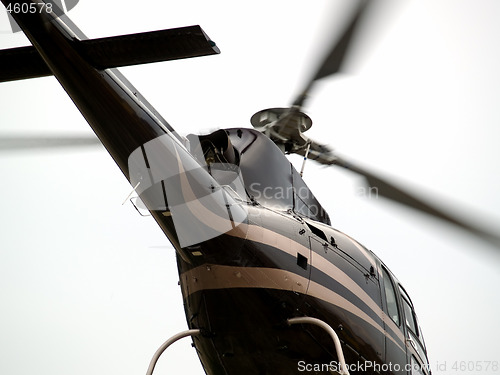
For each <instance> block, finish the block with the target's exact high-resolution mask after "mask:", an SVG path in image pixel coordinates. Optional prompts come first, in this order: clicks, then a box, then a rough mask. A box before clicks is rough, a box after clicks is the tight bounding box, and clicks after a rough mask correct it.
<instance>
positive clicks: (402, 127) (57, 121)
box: [0, 0, 500, 375]
mask: <svg viewBox="0 0 500 375" xmlns="http://www.w3.org/2000/svg"><path fill="white" fill-rule="evenodd" d="M349 3H350V2H349V1H348V0H344V1H340V0H338V1H337V0H336V1H333V0H330V1H327V0H325V1H315V2H310V1H309V2H306V1H290V0H287V1H284V0H283V1H252V2H247V3H242V2H234V1H216V0H214V1H211V2H206V1H183V2H178V1H175V2H174V1H163V2H159V1H142V2H140V5H138V2H133V1H120V2H118V1H109V2H99V1H96V0H92V1H91V0H82V1H81V2H80V3H79V4H78V5H77V6H76V8H75V9H73V10H72V11H71V12H70V13H69V16H70V18H71V19H72V20H73V21H74V22H75V23H76V24H77V25H78V26H79V27H80V28H81V30H82V31H83V32H84V33H86V34H87V35H88V36H89V37H92V38H94V37H104V36H112V35H119V34H125V33H133V32H140V31H149V30H156V29H164V28H171V27H178V26H186V25H192V24H200V25H201V26H202V27H203V28H204V30H205V31H206V32H207V34H208V35H209V36H210V37H211V38H212V39H213V40H214V41H216V43H217V44H218V46H219V48H220V49H221V51H222V53H221V55H218V56H210V57H203V58H197V59H191V60H183V61H174V62H166V63H159V64H153V65H148V66H139V67H130V68H124V69H121V71H122V72H123V73H124V74H125V75H126V76H127V78H129V80H130V81H131V82H132V83H133V84H134V85H135V86H136V87H137V88H138V89H139V91H141V92H142V94H143V95H144V96H145V97H146V98H147V99H148V100H149V101H150V102H151V103H152V104H153V105H154V106H155V107H156V108H157V109H158V111H159V112H160V113H161V114H162V115H163V116H164V117H165V118H166V119H167V121H169V123H170V124H171V125H172V126H173V127H174V128H175V129H176V130H178V131H179V132H181V133H184V134H187V133H189V132H198V131H207V130H212V129H217V128H224V127H240V126H245V127H246V126H250V124H249V119H250V117H251V115H252V114H253V113H254V112H257V111H258V110H261V109H263V108H267V107H278V106H285V105H288V104H289V103H290V101H291V100H292V99H293V98H294V95H295V94H296V93H297V91H298V90H299V88H300V84H301V83H302V82H303V81H304V80H305V78H306V77H307V74H308V72H309V71H310V69H311V67H312V66H315V61H316V58H318V56H320V55H321V51H322V49H321V48H322V46H324V43H325V41H326V40H328V38H329V37H331V35H333V33H334V32H335V30H336V28H337V27H339V26H340V25H341V24H342V21H343V20H345V15H346V13H348V12H349V7H348V6H347V5H349ZM378 13H382V14H385V15H386V17H384V18H381V19H377V20H376V21H374V22H373V26H374V28H370V29H369V30H367V33H366V35H365V37H364V38H361V40H360V43H359V45H360V47H361V51H357V53H353V55H352V56H351V57H352V59H351V60H350V65H349V74H342V75H339V76H337V77H333V78H329V79H325V80H324V81H323V82H321V84H319V86H318V88H317V90H316V91H315V92H314V98H313V99H312V100H311V101H310V102H309V103H308V107H307V112H308V113H309V115H310V116H311V117H312V119H313V122H314V125H313V127H312V129H311V130H310V131H309V132H308V133H309V135H310V136H311V137H313V138H316V139H318V140H320V141H322V142H325V143H329V144H331V145H332V146H334V147H335V149H336V150H337V151H338V152H339V153H340V154H342V155H344V156H346V157H350V158H351V159H353V160H355V161H358V162H359V163H362V164H363V165H364V166H366V167H370V168H372V169H373V170H375V171H378V172H380V173H382V174H383V175H384V176H386V177H389V178H393V179H394V180H396V181H399V182H400V183H401V184H403V185H404V186H407V187H409V188H411V189H412V190H414V191H417V192H420V193H422V194H428V195H429V196H431V197H432V199H434V200H436V201H437V202H439V203H444V202H455V203H454V207H452V208H457V209H458V208H460V207H461V208H463V209H462V213H463V215H464V216H466V217H469V218H470V219H472V220H474V221H475V222H477V223H479V222H482V223H483V224H485V225H487V226H489V227H490V228H491V229H492V230H493V231H496V232H497V233H498V232H499V231H500V214H499V212H500V196H499V194H498V192H499V191H500V174H499V170H500V148H499V147H498V143H499V140H500V127H499V124H500V112H499V111H498V103H499V99H500V73H499V72H498V67H499V66H500V47H499V43H498V36H499V35H500V24H499V23H498V16H499V14H500V2H498V1H496V0H488V1H487V0H475V1H472V0H414V1H411V0H408V1H403V0H401V1H395V2H394V1H393V2H385V3H383V4H382V8H381V9H379V12H378ZM375 26H377V27H375ZM25 44H27V41H26V40H25V39H24V37H23V36H22V35H21V34H12V33H9V29H8V24H7V23H6V18H5V17H4V15H1V16H0V48H2V49H4V48H9V47H13V46H20V45H25ZM355 52H356V51H355ZM57 131H67V132H70V133H78V134H90V133H91V131H90V130H89V127H88V125H87V124H86V122H85V121H84V120H83V118H82V117H81V115H80V114H79V112H78V111H77V110H76V108H75V107H74V105H73V104H72V102H71V100H70V99H69V98H68V97H67V96H66V94H65V93H64V91H63V90H62V89H61V88H60V86H59V85H58V83H57V81H56V80H55V79H54V78H52V77H48V78H43V79H37V80H30V81H18V82H11V83H3V84H0V132H1V133H2V134H19V133H22V134H31V133H36V134H50V133H52V132H57ZM30 132H31V133H30ZM293 161H294V163H296V165H298V166H299V167H300V164H299V163H297V159H294V160H293ZM262 167H263V168H265V166H262ZM0 174H1V176H2V184H1V186H0V192H1V193H2V198H3V204H2V213H1V215H0V224H1V226H0V228H1V229H0V233H1V242H0V301H1V305H0V306H1V309H0V352H1V353H2V355H1V357H0V373H2V374H10V375H13V374H22V375H25V374H32V373H35V372H36V373H40V374H51V375H54V374H67V373H70V374H74V375H78V374H89V373H92V374H109V373H114V374H118V373H119V374H140V373H143V372H145V371H146V369H147V366H148V364H149V360H150V358H151V356H152V355H153V353H154V352H155V350H156V349H157V347H158V346H159V345H160V344H161V343H162V342H163V341H164V340H166V339H167V338H168V337H170V336H171V335H173V334H175V333H177V332H178V331H181V330H183V329H185V328H186V327H187V326H186V323H185V319H184V313H183V308H182V299H181V295H180V291H179V288H178V286H177V280H178V276H177V273H176V266H175V256H174V251H173V249H172V247H171V246H170V245H169V244H168V241H167V240H166V238H165V237H164V235H163V234H162V233H161V231H160V230H159V229H158V228H157V227H156V224H155V223H154V221H153V220H151V219H150V218H143V217H140V216H139V215H138V214H137V213H136V211H135V210H134V208H133V207H132V206H131V205H130V204H126V205H124V206H122V205H121V203H122V202H123V200H124V199H125V198H126V197H127V195H128V194H129V193H130V191H131V187H130V185H129V184H128V183H127V181H126V180H125V178H124V177H123V176H122V175H121V173H120V171H119V170H118V168H117V167H116V165H115V164H114V162H113V161H112V160H111V158H110V157H109V156H108V155H107V154H106V153H105V152H104V151H103V150H102V149H89V150H86V151H82V150H68V151H67V152H16V153H4V152H3V153H0ZM305 180H306V182H307V183H308V185H309V186H310V187H311V189H312V190H313V192H314V193H315V194H316V195H317V197H318V198H319V200H320V202H322V204H323V205H324V206H325V207H326V208H327V210H328V211H329V213H330V216H331V218H332V225H333V226H334V227H336V228H338V229H340V230H342V231H344V232H346V233H347V234H350V235H352V236H353V237H355V238H357V239H358V240H359V241H360V242H361V243H363V244H364V245H365V246H367V247H368V248H370V249H372V250H373V251H374V252H375V253H376V254H377V255H378V256H379V257H381V259H382V260H383V261H384V262H385V263H386V264H387V266H388V267H389V268H390V269H391V270H392V271H393V272H394V273H395V274H396V276H397V277H398V278H399V280H400V281H401V282H402V284H403V285H404V286H405V288H406V290H407V291H408V292H409V294H410V296H411V297H412V299H413V302H414V304H415V307H416V312H417V315H418V317H419V320H420V323H421V326H422V329H423V332H424V336H425V338H426V342H427V347H428V350H429V358H430V362H431V365H433V371H434V374H435V375H445V374H456V373H462V372H460V371H455V370H454V369H453V368H452V367H453V365H454V364H456V363H457V362H458V363H457V364H460V362H459V361H466V364H467V365H469V366H470V364H471V363H474V365H473V367H472V368H471V370H474V371H470V372H463V373H478V374H479V373H481V374H494V373H498V372H499V370H498V369H497V371H496V372H495V371H492V368H491V366H490V371H484V368H485V367H486V363H487V361H497V362H498V361H500V355H499V352H498V343H497V339H498V337H499V336H500V325H499V324H498V317H499V316H500V297H499V293H498V291H497V289H498V285H500V272H499V268H500V257H499V256H498V255H495V253H494V251H492V249H491V248H490V247H488V246H487V245H484V244H483V243H482V242H480V241H478V240H476V239H474V238H471V237H470V236H468V235H466V234H463V233H460V231H457V230H455V229H453V228H451V227H449V226H447V225H444V224H441V223H439V222H437V221H435V220H432V219H428V218H426V217H424V216H422V215H420V214H416V213H413V212H410V211H409V210H407V209H404V208H402V207H399V206H398V205H397V204H393V203H390V202H387V201H384V200H383V198H380V199H371V200H370V199H368V197H366V194H363V193H364V191H363V190H362V189H359V187H358V186H359V185H358V184H357V183H358V180H357V179H356V177H355V176H350V175H348V174H346V173H344V172H341V171H336V170H334V169H332V168H330V169H326V168H323V167H319V166H315V165H314V164H313V163H308V164H307V165H306V171H305ZM475 213H477V214H478V216H475ZM497 253H498V251H497ZM478 361H479V363H480V364H481V365H482V366H483V370H478V367H477V363H478ZM469 362H470V363H469ZM438 364H439V366H438ZM445 367H446V369H445ZM157 371H158V373H159V374H161V373H173V372H176V373H179V372H180V371H183V372H184V373H189V374H203V370H202V369H201V366H200V365H199V361H198V359H197V356H196V353H195V352H194V349H192V348H191V347H190V345H189V341H188V340H187V341H185V342H180V343H177V344H176V345H175V346H173V347H172V348H171V349H169V351H167V353H166V354H165V357H162V359H161V360H160V363H159V366H158V367H157Z"/></svg>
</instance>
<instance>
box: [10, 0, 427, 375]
mask: <svg viewBox="0 0 500 375" xmlns="http://www.w3.org/2000/svg"><path fill="white" fill-rule="evenodd" d="M3 3H4V4H5V5H8V4H12V2H10V1H7V0H3ZM20 3H26V4H30V3H31V2H30V1H26V0H25V1H20ZM14 17H15V18H16V21H18V23H19V24H20V26H21V28H22V29H23V31H24V32H25V33H26V35H27V36H28V38H29V39H30V40H31V42H32V44H33V45H34V46H35V47H36V49H37V50H38V52H39V53H40V55H41V56H42V57H43V59H44V61H45V63H46V64H47V66H48V67H49V68H50V70H51V71H52V73H53V74H54V75H55V77H56V78H57V79H58V80H59V82H60V83H61V85H62V86H63V88H64V89H65V90H66V92H67V93H68V95H69V96H70V97H71V98H72V100H73V101H74V103H75V105H76V106H77V107H78V109H79V110H80V111H81V113H82V115H83V116H84V117H85V118H86V120H87V121H88V123H89V124H90V126H91V127H92V129H93V130H94V132H95V133H96V135H97V136H98V137H99V139H100V140H101V142H102V143H103V145H104V146H105V147H106V149H107V150H108V152H109V153H110V155H111V156H112V157H113V159H114V160H115V161H116V163H117V165H118V166H119V167H120V169H121V170H122V172H123V173H124V175H125V177H126V178H127V179H128V180H129V181H130V183H131V185H132V186H134V188H136V190H137V192H138V193H139V196H140V198H141V200H142V201H143V202H144V204H145V205H146V207H148V209H149V211H150V212H151V215H152V216H153V217H154V218H155V220H156V222H157V223H158V224H159V226H160V227H161V228H162V230H163V231H164V233H165V234H166V235H167V237H168V238H169V240H170V241H171V242H172V244H173V246H174V248H175V249H176V255H177V263H178V269H179V277H180V286H181V288H182V294H183V299H184V308H185V312H186V318H187V322H188V325H189V327H190V328H199V329H201V330H202V335H200V336H198V337H196V338H195V339H194V345H195V347H196V348H197V351H198V355H199V357H200V360H201V362H202V363H203V366H204V368H205V371H206V372H207V373H208V374H240V375H244V374H290V373H302V372H306V373H307V372H309V373H321V372H326V371H330V370H332V369H335V366H336V365H335V363H336V361H337V360H338V358H337V357H336V354H335V351H334V350H333V343H332V342H331V339H330V337H329V336H328V335H326V334H325V333H324V332H323V331H321V330H320V329H318V328H316V327H312V326H293V327H289V326H287V325H286V320H287V319H289V318H293V317H298V316H310V317H315V318H318V319H321V320H323V321H324V322H326V323H327V324H328V325H329V326H330V327H332V328H333V329H335V330H336V331H337V333H338V335H339V337H340V339H341V341H342V343H343V347H344V353H345V356H346V360H347V362H348V363H349V364H351V366H353V367H350V372H351V373H366V372H368V373H389V374H410V373H415V372H414V371H413V370H412V369H410V368H409V367H407V366H408V365H411V364H413V363H416V364H420V365H421V366H423V367H425V365H426V364H427V358H426V353H425V349H424V346H423V341H422V340H421V333H420V329H419V328H416V327H418V324H417V323H416V318H415V314H414V311H413V307H412V305H411V301H407V300H408V299H409V298H408V297H407V296H405V293H404V292H403V289H402V288H401V287H400V285H399V283H398V282H397V280H396V279H395V278H394V277H393V276H392V275H391V274H390V272H389V271H388V270H387V268H386V267H385V266H384V265H383V264H382V262H381V261H380V260H379V259H378V258H377V257H376V256H375V255H374V254H373V253H372V252H371V251H369V250H367V249H366V248H365V247H363V246H362V245H360V244H359V243H357V242H356V241H355V240H353V239H352V238H350V237H349V236H347V235H345V234H343V233H341V232H340V231H337V230H335V229H333V228H332V227H331V226H330V219H329V217H328V215H327V213H326V212H325V211H324V210H323V208H322V207H321V205H320V204H319V202H318V201H317V200H316V198H315V197H314V196H313V195H312V193H311V192H310V190H309V189H308V188H307V185H306V184H305V183H304V181H303V180H302V178H301V177H300V175H299V174H298V173H297V172H296V171H295V169H294V168H293V166H291V164H290V163H289V162H288V161H287V159H286V157H285V156H284V155H283V154H282V152H281V151H280V150H279V149H278V147H276V145H274V144H273V143H272V142H271V141H270V140H269V139H268V138H266V137H265V136H264V135H262V134H261V133H259V132H257V131H255V130H249V129H229V130H226V131H223V132H224V133H225V134H226V135H227V137H228V139H229V142H226V140H225V139H224V140H223V141H222V144H219V143H218V142H219V141H218V140H216V139H215V138H210V137H209V138H203V137H200V138H199V140H200V148H199V149H196V147H197V145H196V144H195V143H196V142H190V143H189V142H186V140H185V139H184V138H183V137H180V136H178V135H177V134H176V133H175V132H174V129H173V128H172V127H171V126H170V125H169V124H168V123H167V122H166V121H165V120H164V119H163V118H162V117H161V116H160V115H159V114H158V113H157V112H156V111H155V110H154V108H153V107H152V106H151V105H149V103H147V101H146V100H145V99H144V98H143V97H142V96H141V95H140V94H139V93H138V91H137V90H136V89H135V88H134V87H133V86H132V85H131V84H130V83H129V82H128V81H127V80H126V79H125V78H124V77H123V76H122V75H121V74H120V73H119V72H118V71H117V70H116V69H99V68H98V67H95V66H92V65H91V64H90V63H89V62H88V61H87V60H86V58H85V57H84V56H83V55H82V54H81V53H80V52H79V49H78V40H79V39H85V36H84V35H83V34H82V33H81V32H80V31H79V30H78V29H77V28H76V26H75V25H73V24H72V23H71V21H69V19H67V17H59V18H57V17H54V16H53V15H49V14H44V13H34V14H16V15H14ZM219 135H221V133H219ZM222 138H224V137H222ZM158 139H161V141H158V142H157V141H156V140H158ZM193 140H194V141H196V138H193ZM151 142H153V143H151ZM152 144H158V145H160V146H161V147H160V148H156V146H155V147H153V149H154V150H153V152H151V149H150V148H148V145H152ZM199 151H201V152H199ZM228 151H233V152H232V153H231V152H229V154H227V152H228ZM133 155H135V156H134V157H132V156H133ZM155 168H156V169H155ZM139 182H141V184H139ZM405 303H406V304H405ZM407 321H412V322H413V324H412V325H411V324H407V323H405V322H407ZM410 327H413V330H414V331H415V332H413V331H412V330H411V328H410ZM318 366H319V367H318ZM328 366H332V367H328ZM412 371H413V372H412ZM420 371H421V372H420V373H428V370H425V369H423V370H420ZM417 373H418V372H417Z"/></svg>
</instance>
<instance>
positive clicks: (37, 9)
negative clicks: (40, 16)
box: [7, 3, 52, 13]
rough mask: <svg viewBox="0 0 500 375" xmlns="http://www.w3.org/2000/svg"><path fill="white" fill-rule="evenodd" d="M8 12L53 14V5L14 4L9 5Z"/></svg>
mask: <svg viewBox="0 0 500 375" xmlns="http://www.w3.org/2000/svg"><path fill="white" fill-rule="evenodd" d="M7 12H9V13H42V12H45V13H52V4H51V3H47V4H45V3H31V4H27V3H22V4H20V3H14V4H12V3H11V4H9V5H7Z"/></svg>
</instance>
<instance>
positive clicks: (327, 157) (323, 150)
mask: <svg viewBox="0 0 500 375" xmlns="http://www.w3.org/2000/svg"><path fill="white" fill-rule="evenodd" d="M298 153H299V154H302V155H303V154H304V152H303V151H302V152H298ZM308 158H310V159H313V160H316V161H317V162H319V163H321V164H326V165H337V166H339V167H342V168H345V169H347V170H349V171H351V172H354V173H357V174H359V175H361V176H363V177H364V178H365V180H366V183H367V184H368V186H370V187H373V188H376V189H377V190H376V191H377V193H378V195H380V196H383V197H385V198H387V199H391V200H393V201H395V202H398V203H401V204H403V205H405V206H407V207H411V208H413V209H415V210H418V211H420V212H424V213H426V214H428V215H431V216H434V217H436V218H439V219H441V220H443V221H446V222H448V223H450V224H453V225H455V226H457V227H459V228H461V229H463V230H466V231H467V232H468V233H470V234H473V235H474V236H476V237H478V238H480V239H482V240H484V241H486V242H488V243H490V244H492V245H494V246H495V247H497V248H500V236H498V235H497V234H495V233H491V232H489V231H487V230H484V229H482V228H479V227H477V226H475V225H473V224H471V223H467V222H466V221H464V220H462V219H461V218H458V217H457V216H456V215H454V214H450V213H448V212H446V211H444V210H443V209H441V208H438V207H436V206H435V205H433V204H431V203H428V202H425V201H424V200H423V199H421V198H419V197H416V196H415V195H413V194H411V193H409V192H408V191H406V190H405V189H403V188H401V187H398V186H397V185H395V184H394V183H391V182H389V181H387V180H386V179H383V178H381V177H378V176H377V175H375V174H374V173H372V172H369V171H367V170H366V169H364V168H361V167H359V166H357V165H355V164H353V163H351V162H348V161H346V160H344V159H342V158H340V157H338V156H337V155H335V154H334V153H333V152H332V150H331V149H330V148H329V147H328V146H322V145H319V144H317V143H316V142H314V141H313V142H312V143H311V147H310V151H309V154H308Z"/></svg>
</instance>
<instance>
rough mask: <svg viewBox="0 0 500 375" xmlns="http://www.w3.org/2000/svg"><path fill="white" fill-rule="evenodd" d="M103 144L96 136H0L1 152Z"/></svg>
mask: <svg viewBox="0 0 500 375" xmlns="http://www.w3.org/2000/svg"><path fill="white" fill-rule="evenodd" d="M97 145H101V142H100V141H99V139H98V138H97V137H96V136H95V135H88V136H87V135H84V136H82V135H78V136H72V135H67V134H65V135H52V136H45V135H42V136H23V135H15V136H13V135H3V136H2V135H0V152H5V151H31V150H42V149H45V150H49V149H50V150H52V149H56V148H63V147H71V148H77V147H78V148H80V147H89V146H91V147H95V146H97Z"/></svg>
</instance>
